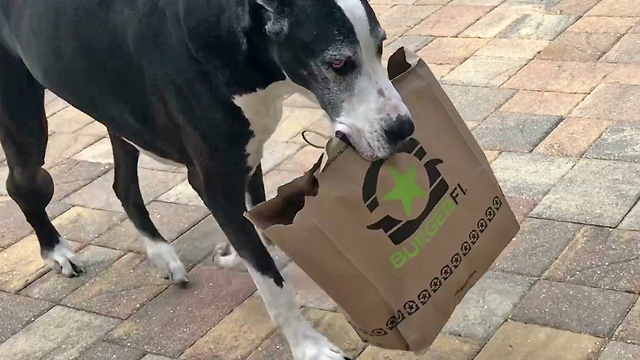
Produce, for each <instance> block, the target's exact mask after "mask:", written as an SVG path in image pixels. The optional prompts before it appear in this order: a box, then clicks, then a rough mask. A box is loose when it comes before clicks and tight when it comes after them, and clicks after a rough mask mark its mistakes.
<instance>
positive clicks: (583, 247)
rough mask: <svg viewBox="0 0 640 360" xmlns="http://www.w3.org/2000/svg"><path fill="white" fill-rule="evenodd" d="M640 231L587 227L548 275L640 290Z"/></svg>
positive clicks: (570, 281) (604, 286)
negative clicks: (639, 253)
mask: <svg viewBox="0 0 640 360" xmlns="http://www.w3.org/2000/svg"><path fill="white" fill-rule="evenodd" d="M638 252H640V233H638V232H635V231H624V230H611V229H607V228H599V227H586V228H584V229H582V230H581V231H580V233H579V234H578V236H577V237H576V239H575V240H574V241H573V242H572V243H571V244H570V245H569V246H568V247H567V249H566V250H565V252H564V253H563V254H562V256H560V258H559V259H558V260H557V261H556V262H555V263H554V264H553V266H552V267H551V268H550V269H549V272H548V273H547V274H546V275H545V277H547V278H550V279H553V280H557V281H564V282H568V283H572V284H579V285H586V286H593V287H598V288H605V289H613V290H618V291H626V292H635V293H637V292H640V259H638V255H637V254H638Z"/></svg>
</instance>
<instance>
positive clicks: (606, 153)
mask: <svg viewBox="0 0 640 360" xmlns="http://www.w3.org/2000/svg"><path fill="white" fill-rule="evenodd" d="M584 156H585V157H588V158H596V159H605V160H623V161H633V162H640V127H628V126H612V127H610V128H609V129H608V130H607V131H605V133H604V134H602V136H601V137H600V139H598V141H596V142H595V143H594V144H593V145H592V146H591V148H590V149H589V150H588V151H587V153H586V154H585V155H584Z"/></svg>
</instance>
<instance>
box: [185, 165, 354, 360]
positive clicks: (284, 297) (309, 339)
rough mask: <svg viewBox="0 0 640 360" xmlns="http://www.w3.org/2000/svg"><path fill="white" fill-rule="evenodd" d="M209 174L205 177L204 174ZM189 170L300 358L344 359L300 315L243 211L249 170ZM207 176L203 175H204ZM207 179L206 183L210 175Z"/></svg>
mask: <svg viewBox="0 0 640 360" xmlns="http://www.w3.org/2000/svg"><path fill="white" fill-rule="evenodd" d="M200 174H202V175H204V176H202V175H200ZM207 174H213V173H210V172H208V171H203V170H202V169H200V171H197V172H196V171H191V169H190V171H189V181H190V183H191V185H192V186H193V188H194V189H195V190H196V191H197V192H198V193H199V194H200V196H201V197H202V200H203V201H204V203H205V204H206V205H207V207H208V208H209V209H210V210H211V212H212V214H213V216H214V217H215V218H216V220H217V221H218V224H219V225H220V227H221V228H222V230H223V231H224V232H225V234H226V235H227V237H228V238H229V241H230V242H231V245H232V246H233V247H234V249H235V250H236V251H237V253H238V255H239V256H240V258H242V260H243V262H244V263H245V265H246V267H247V269H248V270H249V273H250V274H251V277H252V278H253V280H254V282H255V283H256V286H257V287H258V290H259V291H260V295H261V296H262V299H263V300H264V303H265V305H266V307H267V310H268V311H269V315H270V316H271V318H272V319H273V321H274V322H275V324H276V325H278V327H279V328H280V329H281V330H282V332H283V334H284V335H285V337H286V339H287V341H288V342H289V345H290V347H291V351H292V352H293V356H294V358H295V359H296V360H344V359H346V357H345V356H344V354H343V352H342V351H341V350H340V349H339V348H338V347H336V346H334V345H333V344H331V343H330V342H329V340H327V338H326V337H324V336H323V335H321V334H320V333H318V332H317V331H316V330H314V329H313V328H312V327H311V326H310V325H309V323H307V321H306V320H305V319H304V317H303V316H302V314H301V313H300V307H299V306H298V304H297V303H296V301H295V297H294V294H293V291H292V289H291V286H290V285H288V284H285V282H284V279H283V277H282V275H281V274H280V272H279V271H278V268H277V267H276V264H275V262H274V261H273V258H272V257H271V255H270V254H269V252H268V251H267V248H266V247H265V245H264V244H263V243H262V241H261V240H260V237H259V236H258V232H257V231H256V229H255V228H254V227H253V225H252V224H251V223H250V222H249V220H247V219H246V218H245V217H244V216H243V214H244V212H245V210H246V204H245V190H246V189H245V184H246V181H245V180H244V179H246V176H247V174H246V168H238V169H230V168H227V169H226V171H225V174H226V176H225V177H220V176H210V177H209V176H206V175H207ZM201 176H202V177H201ZM205 178H206V179H207V180H206V181H204V179H205Z"/></svg>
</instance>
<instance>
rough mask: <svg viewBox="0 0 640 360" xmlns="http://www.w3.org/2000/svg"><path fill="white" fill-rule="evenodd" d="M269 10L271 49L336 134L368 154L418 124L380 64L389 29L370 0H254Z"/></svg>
mask: <svg viewBox="0 0 640 360" xmlns="http://www.w3.org/2000/svg"><path fill="white" fill-rule="evenodd" d="M256 1H258V2H259V3H260V4H261V5H263V6H264V7H265V9H267V11H266V16H267V25H266V31H267V33H268V34H269V35H271V37H272V38H273V40H274V41H273V44H274V45H273V56H274V57H275V58H276V60H277V61H278V63H279V64H280V66H281V68H282V70H283V71H284V72H285V74H286V75H287V77H288V78H289V79H290V80H292V81H293V82H295V83H296V84H298V85H299V86H302V87H304V88H306V89H307V90H309V91H310V92H311V93H313V95H315V97H316V98H317V99H318V102H319V103H320V105H321V106H322V108H323V109H324V110H325V111H326V112H327V114H328V115H329V118H330V119H331V121H332V123H333V126H334V130H335V132H336V136H338V137H339V138H342V139H343V140H345V141H347V142H348V143H350V144H351V145H352V146H353V147H354V148H355V149H356V151H357V152H358V153H359V154H360V155H361V156H362V157H363V158H365V159H369V160H376V159H383V158H387V157H389V156H391V155H393V154H394V152H395V150H396V148H397V146H398V145H399V144H400V143H401V142H402V141H403V140H405V139H406V138H408V137H409V136H410V135H411V134H412V133H413V130H414V125H413V122H412V120H411V115H410V114H409V110H408V109H407V107H406V106H405V104H404V102H403V101H402V99H401V98H400V95H399V94H398V92H397V91H396V89H395V88H394V87H393V85H392V84H391V82H390V81H389V79H388V78H387V75H386V71H385V70H384V68H383V67H382V64H381V60H380V58H381V55H382V46H383V41H384V40H385V38H386V36H385V33H384V31H383V30H382V27H381V26H380V23H379V22H378V20H377V19H376V16H375V14H374V12H373V9H372V8H371V6H369V3H368V2H367V0H256Z"/></svg>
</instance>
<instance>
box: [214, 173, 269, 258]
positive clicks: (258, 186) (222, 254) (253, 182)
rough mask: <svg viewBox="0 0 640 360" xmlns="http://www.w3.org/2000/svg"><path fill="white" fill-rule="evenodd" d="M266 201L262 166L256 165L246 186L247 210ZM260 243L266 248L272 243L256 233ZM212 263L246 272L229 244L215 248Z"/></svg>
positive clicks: (236, 253)
mask: <svg viewBox="0 0 640 360" xmlns="http://www.w3.org/2000/svg"><path fill="white" fill-rule="evenodd" d="M265 200H266V194H265V190H264V180H263V176H262V166H261V165H258V166H257V167H256V169H255V170H254V172H253V174H252V175H251V177H250V178H249V183H248V184H247V194H246V199H245V202H246V205H247V209H251V208H252V207H254V206H256V205H258V204H260V203H262V202H264V201H265ZM258 235H260V239H261V240H262V243H263V244H265V245H266V246H271V245H272V243H271V241H269V239H267V238H266V237H265V236H263V234H262V233H260V232H259V231H258ZM213 262H214V263H215V264H216V265H218V266H221V267H224V268H235V269H238V270H246V267H245V265H244V262H243V261H242V258H240V256H239V255H238V252H237V251H236V250H235V249H234V248H233V246H231V244H230V243H222V244H219V245H218V246H216V248H215V251H214V254H213Z"/></svg>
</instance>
